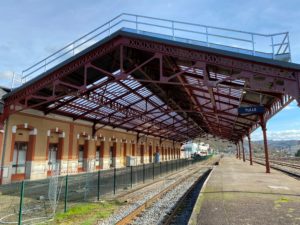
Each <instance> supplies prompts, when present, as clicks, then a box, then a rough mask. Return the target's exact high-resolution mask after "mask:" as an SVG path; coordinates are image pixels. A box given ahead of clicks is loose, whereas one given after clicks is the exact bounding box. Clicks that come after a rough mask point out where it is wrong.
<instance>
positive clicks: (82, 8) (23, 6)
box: [0, 0, 300, 140]
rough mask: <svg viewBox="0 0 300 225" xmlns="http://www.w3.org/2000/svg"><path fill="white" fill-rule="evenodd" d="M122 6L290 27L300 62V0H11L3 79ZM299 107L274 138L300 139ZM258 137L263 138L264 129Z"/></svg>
mask: <svg viewBox="0 0 300 225" xmlns="http://www.w3.org/2000/svg"><path fill="white" fill-rule="evenodd" d="M122 12H128V13H134V14H140V15H148V16H153V17H160V18H166V19H171V20H172V19H173V20H182V21H187V22H193V23H200V24H207V25H211V26H218V27H227V28H232V29H238V30H245V31H252V32H258V33H266V34H269V33H277V32H283V31H289V32H290V41H291V51H292V60H293V62H295V63H300V41H299V40H300V26H299V18H300V2H299V0H289V1H282V0H256V1H253V0H252V1H251V0H248V1H240V0H231V1H227V0H224V1H217V0H205V1H202V0H192V1H189V0H177V1H163V0H151V1H146V0H135V1H134V0H127V1H126V0H115V1H108V0H98V1H96V0H95V1H91V0H85V1H74V0H73V1H72V0H53V1H46V0H10V1H0V85H8V86H9V85H10V80H11V75H12V72H13V71H14V72H20V71H22V70H23V69H25V68H27V67H28V66H30V65H32V64H33V63H35V62H36V61H38V60H40V59H42V58H44V57H46V56H47V55H49V54H51V53H52V52H53V51H55V50H57V49H59V48H61V47H63V46H64V45H66V44H67V43H69V42H71V41H73V40H75V39H76V38H78V37H80V36H82V35H83V34H85V33H87V32H89V31H90V30H92V29H94V28H95V27H98V26H99V25H101V24H103V23H104V22H106V21H108V20H109V19H111V18H113V17H114V16H116V15H118V14H120V13H122ZM299 113H300V108H299V107H297V106H296V103H292V104H291V105H290V106H288V107H287V108H286V109H284V110H283V111H282V112H280V113H278V114H277V115H276V116H275V117H274V118H272V119H271V120H270V121H269V123H268V137H269V139H299V140H300V119H299V115H300V114H299ZM253 139H256V140H258V139H262V138H261V133H260V129H258V130H257V131H255V132H254V133H253Z"/></svg>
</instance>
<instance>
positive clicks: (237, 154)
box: [235, 143, 239, 159]
mask: <svg viewBox="0 0 300 225" xmlns="http://www.w3.org/2000/svg"><path fill="white" fill-rule="evenodd" d="M235 147H236V158H237V159H238V158H239V149H238V144H237V143H236V144H235Z"/></svg>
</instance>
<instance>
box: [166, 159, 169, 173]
mask: <svg viewBox="0 0 300 225" xmlns="http://www.w3.org/2000/svg"><path fill="white" fill-rule="evenodd" d="M168 172H169V171H168V161H166V173H168Z"/></svg>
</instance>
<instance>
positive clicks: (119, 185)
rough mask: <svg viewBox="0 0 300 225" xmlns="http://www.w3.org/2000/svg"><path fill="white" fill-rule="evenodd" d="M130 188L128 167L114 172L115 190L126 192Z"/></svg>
mask: <svg viewBox="0 0 300 225" xmlns="http://www.w3.org/2000/svg"><path fill="white" fill-rule="evenodd" d="M129 187H130V167H128V168H127V167H125V168H120V169H117V170H116V190H117V191H118V190H126V189H128V188H129Z"/></svg>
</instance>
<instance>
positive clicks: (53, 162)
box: [48, 144, 58, 176]
mask: <svg viewBox="0 0 300 225" xmlns="http://www.w3.org/2000/svg"><path fill="white" fill-rule="evenodd" d="M57 151H58V144H50V145H49V151H48V176H50V175H53V173H55V172H56V171H57V170H58V165H57Z"/></svg>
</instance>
